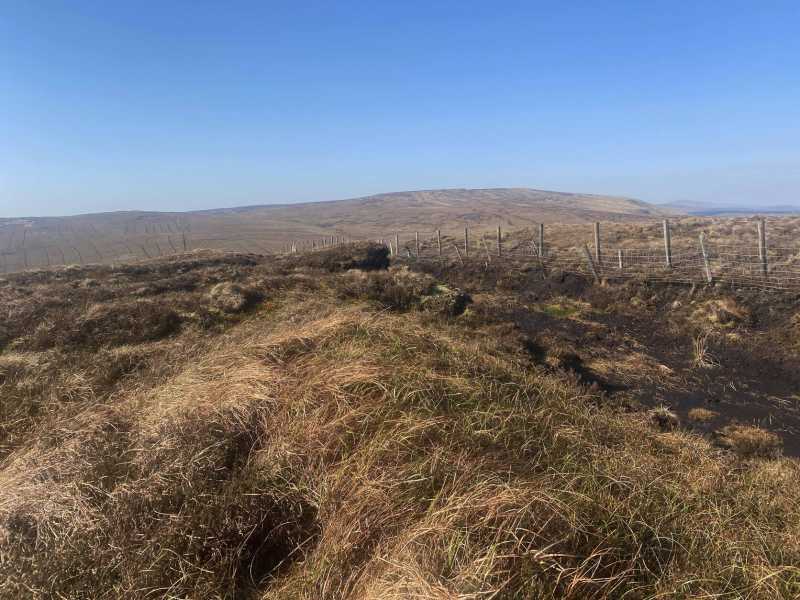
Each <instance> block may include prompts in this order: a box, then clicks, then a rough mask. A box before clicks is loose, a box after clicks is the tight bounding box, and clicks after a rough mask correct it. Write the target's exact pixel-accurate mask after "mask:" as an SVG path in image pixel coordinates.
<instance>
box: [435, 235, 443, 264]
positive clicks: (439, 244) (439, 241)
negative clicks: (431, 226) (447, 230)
mask: <svg viewBox="0 0 800 600" xmlns="http://www.w3.org/2000/svg"><path fill="white" fill-rule="evenodd" d="M436 247H437V248H438V249H439V257H440V258H441V256H442V231H441V230H440V229H437V230H436Z"/></svg>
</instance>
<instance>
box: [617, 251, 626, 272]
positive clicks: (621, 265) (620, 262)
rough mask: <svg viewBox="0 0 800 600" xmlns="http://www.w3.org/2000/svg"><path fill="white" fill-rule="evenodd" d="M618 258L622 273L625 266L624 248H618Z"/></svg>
mask: <svg viewBox="0 0 800 600" xmlns="http://www.w3.org/2000/svg"><path fill="white" fill-rule="evenodd" d="M617 258H618V259H619V272H620V274H622V273H623V271H624V266H623V263H622V248H620V249H619V250H617Z"/></svg>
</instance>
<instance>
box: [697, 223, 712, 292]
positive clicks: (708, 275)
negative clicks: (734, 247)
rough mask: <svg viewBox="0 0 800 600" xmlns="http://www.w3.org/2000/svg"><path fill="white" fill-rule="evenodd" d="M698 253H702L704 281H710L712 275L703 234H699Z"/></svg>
mask: <svg viewBox="0 0 800 600" xmlns="http://www.w3.org/2000/svg"><path fill="white" fill-rule="evenodd" d="M700 253H701V254H702V255H703V264H704V265H705V271H706V281H708V283H711V282H712V281H713V277H712V276H711V266H710V265H709V264H708V252H706V245H705V243H704V236H703V234H702V233H701V234H700Z"/></svg>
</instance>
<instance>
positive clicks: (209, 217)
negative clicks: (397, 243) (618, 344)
mask: <svg viewBox="0 0 800 600" xmlns="http://www.w3.org/2000/svg"><path fill="white" fill-rule="evenodd" d="M661 214H663V211H661V210H660V209H658V208H657V207H655V206H652V205H649V204H646V203H644V202H639V201H637V200H631V199H627V198H616V197H609V196H594V195H589V194H569V193H562V192H544V191H539V190H530V189H524V188H523V189H488V190H466V189H463V190H429V191H421V192H399V193H393V194H381V195H378V196H369V197H366V198H355V199H351V200H338V201H333V202H312V203H305V204H285V205H271V206H252V207H244V208H233V209H220V210H210V211H199V212H187V213H162V212H139V211H133V212H114V213H104V214H93V215H79V216H74V217H50V218H30V219H0V273H10V272H13V271H18V270H21V269H26V268H33V267H47V266H54V265H65V264H78V265H80V264H90V263H110V262H114V261H130V260H138V259H149V258H157V257H159V256H165V255H169V254H176V253H178V252H185V251H188V250H195V249H198V248H210V249H216V250H227V251H234V252H254V253H263V252H271V251H279V250H281V249H282V248H284V247H285V246H286V245H287V244H291V243H297V244H300V243H303V242H311V240H320V239H322V238H324V237H329V236H347V237H348V238H351V239H372V238H376V237H384V236H387V235H389V234H390V233H392V234H393V233H396V232H399V233H404V234H408V235H413V234H414V232H415V231H421V232H432V231H434V230H435V229H442V230H444V231H445V232H455V231H457V230H459V229H462V228H463V227H464V226H470V227H473V228H480V227H486V228H488V227H496V226H497V225H502V226H504V227H508V228H517V229H518V228H521V227H525V226H530V225H532V224H534V223H540V222H545V223H556V222H562V223H589V222H591V221H596V220H603V221H609V222H613V221H636V220H643V219H651V220H652V219H653V218H655V217H658V216H659V215H661Z"/></svg>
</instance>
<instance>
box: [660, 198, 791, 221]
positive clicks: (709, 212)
mask: <svg viewBox="0 0 800 600" xmlns="http://www.w3.org/2000/svg"><path fill="white" fill-rule="evenodd" d="M658 207H659V208H660V209H662V210H671V211H674V212H678V213H682V214H686V215H693V216H698V217H721V216H748V215H797V214H800V206H793V205H790V204H775V205H767V206H747V205H739V206H737V205H730V206H726V205H724V204H713V203H709V202H688V201H687V202H683V201H679V202H670V203H667V204H659V205H658Z"/></svg>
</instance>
